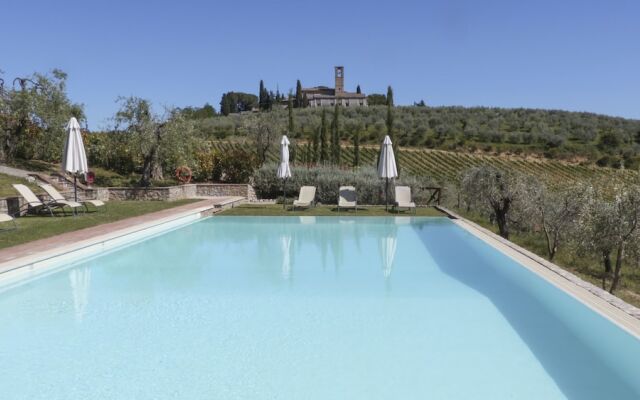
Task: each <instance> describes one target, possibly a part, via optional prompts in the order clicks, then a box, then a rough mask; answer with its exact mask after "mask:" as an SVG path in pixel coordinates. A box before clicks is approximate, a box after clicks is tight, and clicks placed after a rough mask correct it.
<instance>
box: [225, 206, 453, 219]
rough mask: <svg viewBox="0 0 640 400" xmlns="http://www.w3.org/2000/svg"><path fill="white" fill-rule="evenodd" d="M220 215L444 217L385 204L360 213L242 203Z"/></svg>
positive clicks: (429, 209) (364, 208) (430, 210)
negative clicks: (398, 208)
mask: <svg viewBox="0 0 640 400" xmlns="http://www.w3.org/2000/svg"><path fill="white" fill-rule="evenodd" d="M219 215H249V216H252V215H255V216H280V215H283V216H284V215H291V216H296V215H315V216H338V215H349V216H356V215H357V216H359V217H371V216H377V217H381V216H397V215H407V216H413V215H417V216H419V217H443V216H444V214H442V213H441V212H440V211H438V210H436V209H435V208H433V207H420V208H418V209H417V212H416V214H414V213H413V211H411V212H399V213H396V212H394V211H385V209H384V206H362V207H358V213H357V214H356V213H355V212H354V211H353V210H350V211H345V210H341V211H340V212H339V213H338V211H337V208H336V206H318V207H311V208H309V209H306V210H303V209H297V210H295V211H293V210H291V209H290V206H287V209H286V210H284V209H283V208H282V204H242V205H240V206H237V207H234V208H229V209H227V210H224V211H222V212H221V213H220V214H219Z"/></svg>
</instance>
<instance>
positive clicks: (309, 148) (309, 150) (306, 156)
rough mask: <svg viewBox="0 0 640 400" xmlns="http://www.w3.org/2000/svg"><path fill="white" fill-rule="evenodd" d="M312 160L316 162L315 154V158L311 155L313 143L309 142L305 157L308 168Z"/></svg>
mask: <svg viewBox="0 0 640 400" xmlns="http://www.w3.org/2000/svg"><path fill="white" fill-rule="evenodd" d="M312 160H313V161H315V153H314V155H313V156H312V155H311V143H309V142H307V145H306V155H305V162H306V163H307V166H308V165H309V164H311V162H312Z"/></svg>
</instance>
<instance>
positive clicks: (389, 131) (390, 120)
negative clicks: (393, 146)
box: [386, 104, 393, 140]
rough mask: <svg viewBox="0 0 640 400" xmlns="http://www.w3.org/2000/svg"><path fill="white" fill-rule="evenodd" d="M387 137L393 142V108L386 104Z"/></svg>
mask: <svg viewBox="0 0 640 400" xmlns="http://www.w3.org/2000/svg"><path fill="white" fill-rule="evenodd" d="M386 123H387V135H389V137H390V138H391V140H393V106H391V105H389V104H387V120H386Z"/></svg>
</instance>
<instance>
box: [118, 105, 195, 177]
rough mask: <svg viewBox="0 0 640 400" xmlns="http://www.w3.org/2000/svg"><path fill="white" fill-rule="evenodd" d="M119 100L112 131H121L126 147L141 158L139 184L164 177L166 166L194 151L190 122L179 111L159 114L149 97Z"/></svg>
mask: <svg viewBox="0 0 640 400" xmlns="http://www.w3.org/2000/svg"><path fill="white" fill-rule="evenodd" d="M118 101H119V102H120V104H121V106H120V109H119V110H118V112H117V113H116V115H115V118H114V122H115V128H114V131H115V132H116V133H124V134H125V135H126V137H127V139H128V141H129V148H130V149H132V150H133V151H136V152H137V153H138V154H139V156H140V158H141V160H140V161H141V163H142V167H141V177H140V185H141V186H149V185H150V184H151V181H153V180H163V179H164V174H163V170H164V169H165V168H170V167H176V166H178V164H180V163H184V162H186V161H188V158H189V155H190V154H193V151H192V150H193V149H192V148H191V147H192V145H193V125H192V123H191V121H189V120H186V119H185V118H184V117H183V116H182V115H181V113H180V112H179V110H177V109H166V110H165V113H164V115H158V114H155V113H154V112H153V111H152V108H151V103H150V102H149V101H148V100H145V99H141V98H138V97H127V98H120V99H118Z"/></svg>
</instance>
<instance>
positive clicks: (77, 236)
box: [0, 197, 244, 273]
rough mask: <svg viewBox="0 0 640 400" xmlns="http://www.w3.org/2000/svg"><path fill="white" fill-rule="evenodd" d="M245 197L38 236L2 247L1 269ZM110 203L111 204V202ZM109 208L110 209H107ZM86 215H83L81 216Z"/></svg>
mask: <svg viewBox="0 0 640 400" xmlns="http://www.w3.org/2000/svg"><path fill="white" fill-rule="evenodd" d="M243 199H244V198H241V197H212V198H208V199H206V200H201V201H197V202H193V203H190V204H186V205H183V206H178V207H173V208H168V209H166V210H162V211H156V212H152V213H149V214H143V215H139V216H136V217H131V218H126V219H122V220H120V221H115V222H109V223H106V224H101V225H96V226H92V227H90V228H84V229H80V230H77V231H72V232H67V233H63V234H61V235H56V236H52V237H49V238H45V239H39V240H34V241H32V242H28V243H24V244H20V245H17V246H12V247H8V248H5V249H2V250H0V273H2V272H3V269H4V268H2V266H8V267H9V268H7V269H10V267H11V265H10V264H11V261H14V260H19V259H23V258H25V257H34V256H37V255H38V254H47V253H50V252H51V251H53V250H55V249H60V248H63V247H67V246H70V245H74V244H76V243H79V242H84V241H87V240H91V239H94V238H98V237H103V236H105V235H109V234H112V233H117V232H121V231H126V230H128V229H130V228H134V227H136V226H142V225H145V224H148V223H152V222H154V221H160V220H164V219H167V218H170V217H172V216H179V215H183V214H187V213H189V212H198V211H199V212H205V213H208V214H215V213H216V212H218V211H220V210H222V209H223V208H224V207H225V206H230V205H231V206H232V205H233V204H235V203H237V202H239V201H241V200H243ZM107 207H108V206H107ZM106 212H109V210H108V209H107V211H106ZM79 218H82V217H79Z"/></svg>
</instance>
